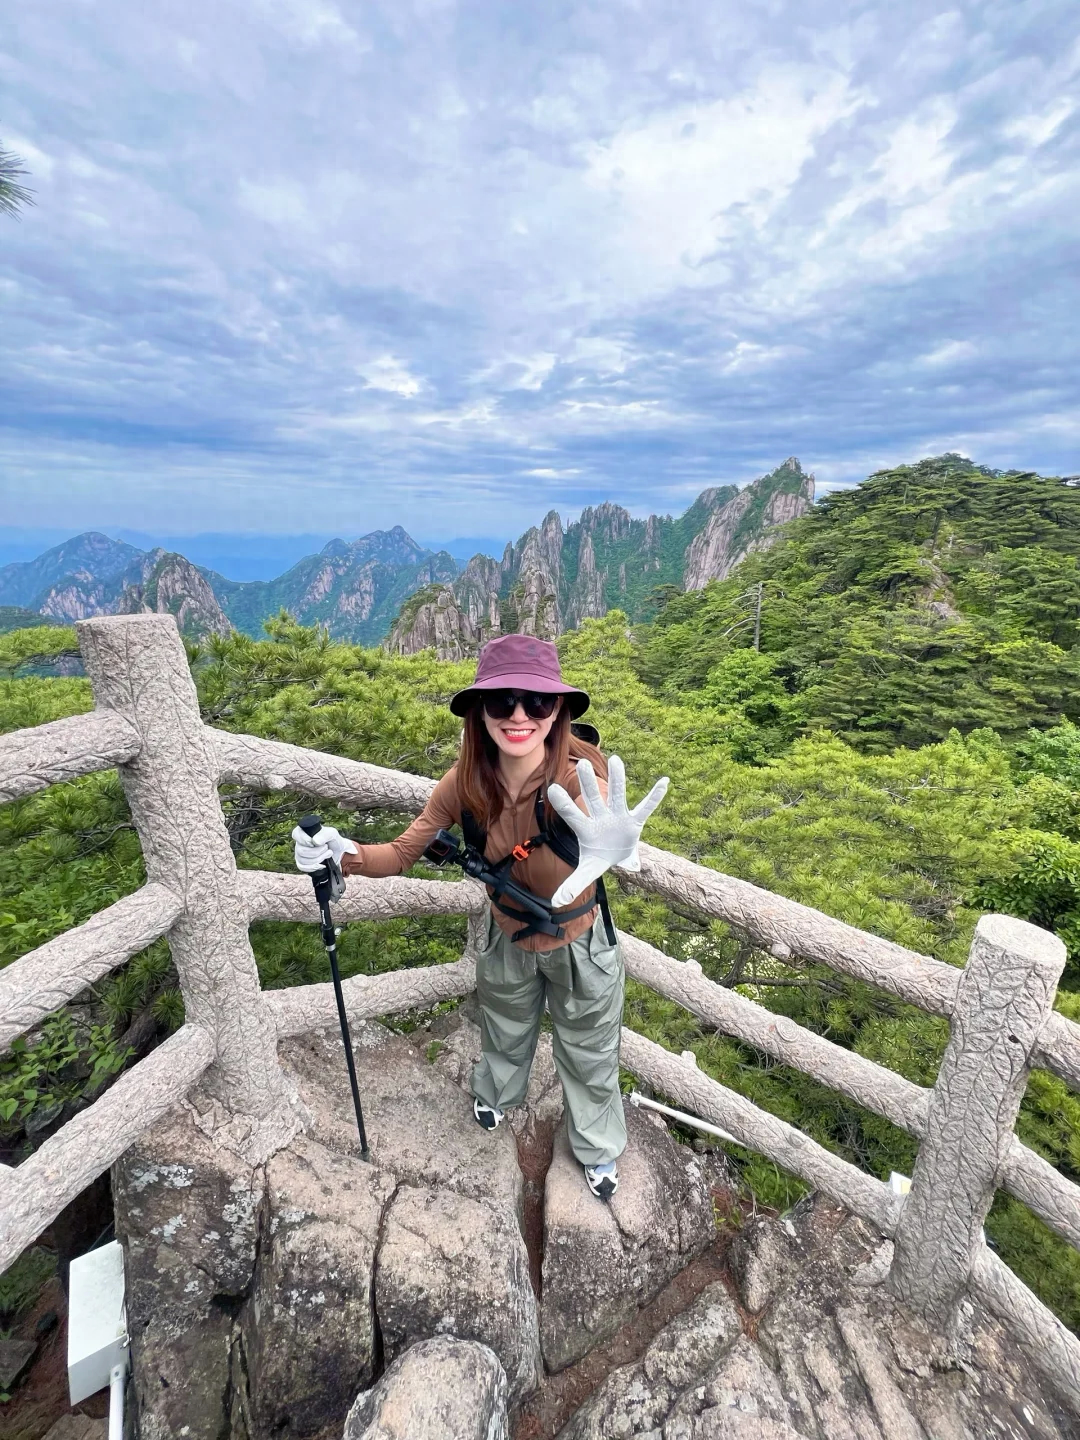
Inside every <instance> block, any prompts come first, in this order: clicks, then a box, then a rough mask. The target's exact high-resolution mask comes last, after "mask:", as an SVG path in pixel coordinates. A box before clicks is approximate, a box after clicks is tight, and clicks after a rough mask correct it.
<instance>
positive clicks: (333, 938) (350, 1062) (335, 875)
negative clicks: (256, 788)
mask: <svg viewBox="0 0 1080 1440" xmlns="http://www.w3.org/2000/svg"><path fill="white" fill-rule="evenodd" d="M300 829H301V830H303V832H304V834H305V835H310V836H312V838H314V837H315V836H316V835H317V834H318V832H319V831H320V830H321V829H322V821H321V820H320V819H319V817H318V815H305V816H304V818H303V819H302V820H301V821H300ZM310 873H311V883H312V884H313V885H314V886H315V899H316V902H317V903H318V906H319V913H320V916H321V919H322V939H323V945H324V946H325V947H326V953H327V956H328V957H329V960H330V975H331V978H332V979H333V982H334V999H335V1000H336V1001H337V1012H338V1020H339V1021H340V1023H341V1041H342V1044H343V1045H344V1046H345V1063H346V1065H347V1066H348V1067H349V1084H350V1085H351V1087H352V1098H353V1109H354V1110H355V1111H356V1128H357V1130H358V1131H359V1133H360V1158H361V1159H362V1160H368V1159H370V1156H369V1154H368V1143H367V1132H366V1130H365V1129H364V1112H363V1110H362V1109H361V1108H360V1087H359V1085H358V1084H357V1083H356V1062H355V1060H354V1059H353V1048H352V1035H351V1033H350V1031H349V1017H348V1015H346V1013H345V996H344V995H343V994H342V990H341V972H340V971H339V969H338V957H337V930H336V929H335V927H334V920H333V917H332V916H331V914H330V902H331V901H332V900H340V899H341V897H342V895H344V893H345V877H344V876H343V875H342V873H341V869H340V867H339V866H338V863H337V861H336V860H334V858H333V857H332V856H328V857H327V859H326V860H325V862H324V863H323V865H322V866H321V867H320V868H319V869H318V870H313V871H311V872H310Z"/></svg>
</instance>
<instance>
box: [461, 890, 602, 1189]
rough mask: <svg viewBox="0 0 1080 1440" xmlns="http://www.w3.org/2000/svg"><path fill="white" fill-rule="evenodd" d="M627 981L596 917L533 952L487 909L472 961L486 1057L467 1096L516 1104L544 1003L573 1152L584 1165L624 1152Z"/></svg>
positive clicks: (484, 1102)
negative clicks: (622, 1059)
mask: <svg viewBox="0 0 1080 1440" xmlns="http://www.w3.org/2000/svg"><path fill="white" fill-rule="evenodd" d="M624 984H625V975H624V972H623V963H622V956H621V955H620V954H619V947H618V945H617V944H616V945H612V944H611V943H610V942H609V941H608V938H607V932H606V931H605V929H604V922H603V920H602V919H601V918H600V916H599V915H597V917H596V920H595V922H594V924H593V927H592V929H591V930H586V931H585V933H584V935H581V936H579V937H578V939H576V940H572V941H571V942H570V944H569V945H561V946H560V947H559V948H558V949H557V950H543V951H534V950H523V949H522V948H521V946H520V945H515V944H514V943H513V942H512V941H511V940H510V939H509V938H508V937H507V936H506V935H504V934H503V932H502V931H501V930H500V929H499V927H498V925H496V923H495V920H494V918H493V917H492V916H491V915H490V913H489V915H488V930H487V939H486V943H485V946H484V949H483V950H482V951H481V952H480V954H478V955H477V957H476V995H477V999H478V1000H479V1002H480V1035H481V1040H482V1046H483V1052H482V1054H481V1057H480V1061H479V1063H478V1064H477V1066H476V1067H475V1069H474V1070H473V1072H472V1093H473V1094H474V1095H475V1096H476V1098H477V1099H478V1100H479V1101H480V1103H481V1104H482V1105H491V1106H494V1107H496V1108H498V1109H499V1110H507V1109H509V1108H510V1107H511V1106H512V1105H520V1104H521V1103H522V1101H523V1100H524V1099H525V1093H526V1091H527V1089H528V1085H529V1071H530V1069H531V1068H532V1061H533V1054H534V1052H535V1050H536V1041H537V1037H538V1036H539V1034H540V1018H541V1016H542V1015H543V1013H544V1003H545V1001H546V1002H547V1008H548V1011H549V1013H550V1015H551V1021H552V1029H553V1034H552V1050H553V1052H554V1058H555V1068H556V1070H557V1071H558V1073H559V1079H560V1080H561V1081H562V1087H563V1094H564V1095H565V1097H566V1114H567V1125H568V1129H569V1136H570V1148H571V1150H572V1151H573V1152H574V1155H575V1156H576V1157H577V1159H578V1160H580V1161H581V1163H582V1164H583V1165H603V1164H605V1163H606V1162H607V1161H609V1160H615V1159H617V1158H618V1157H619V1156H620V1155H621V1154H622V1152H623V1150H624V1149H625V1147H626V1121H625V1119H624V1117H623V1107H622V1096H621V1095H620V1093H619V1032H620V1029H621V1027H622V1013H623V988H624Z"/></svg>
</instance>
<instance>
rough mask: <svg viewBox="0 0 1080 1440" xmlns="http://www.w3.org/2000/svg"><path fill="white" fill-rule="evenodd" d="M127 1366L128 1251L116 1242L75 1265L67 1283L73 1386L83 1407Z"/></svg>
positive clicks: (75, 1402) (70, 1379)
mask: <svg viewBox="0 0 1080 1440" xmlns="http://www.w3.org/2000/svg"><path fill="white" fill-rule="evenodd" d="M114 1365H123V1366H125V1367H126V1366H127V1315H126V1313H125V1310H124V1247H123V1246H122V1245H121V1244H120V1243H119V1241H117V1240H114V1241H112V1243H111V1244H109V1245H100V1246H99V1247H98V1248H97V1249H96V1250H91V1251H89V1252H88V1253H87V1254H86V1255H80V1256H79V1257H78V1258H77V1259H75V1260H72V1262H71V1274H70V1279H69V1281H68V1386H69V1388H70V1390H71V1403H72V1405H78V1403H79V1401H80V1400H85V1399H86V1398H87V1396H88V1395H95V1394H96V1393H97V1392H98V1391H99V1390H101V1389H103V1388H104V1387H105V1386H106V1385H108V1383H109V1375H110V1373H111V1371H112V1368H113V1366H114Z"/></svg>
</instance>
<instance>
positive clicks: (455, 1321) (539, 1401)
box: [113, 1010, 1080, 1440]
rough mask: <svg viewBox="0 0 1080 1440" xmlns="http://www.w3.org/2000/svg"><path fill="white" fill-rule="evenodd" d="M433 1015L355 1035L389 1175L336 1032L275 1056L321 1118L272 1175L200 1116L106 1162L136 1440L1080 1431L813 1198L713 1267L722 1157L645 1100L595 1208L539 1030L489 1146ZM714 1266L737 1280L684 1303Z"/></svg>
mask: <svg viewBox="0 0 1080 1440" xmlns="http://www.w3.org/2000/svg"><path fill="white" fill-rule="evenodd" d="M436 1028H438V1029H439V1031H440V1033H435V1030H434V1028H433V1029H432V1030H422V1031H416V1032H414V1033H413V1034H412V1035H410V1036H404V1035H398V1034H393V1033H391V1032H390V1031H389V1030H387V1029H385V1028H384V1027H382V1026H380V1025H376V1024H365V1025H363V1026H360V1027H358V1030H357V1034H356V1036H355V1040H356V1047H355V1048H356V1058H357V1069H358V1074H359V1081H360V1089H361V1094H362V1096H363V1099H364V1106H365V1116H366V1119H367V1122H368V1133H369V1140H370V1144H371V1157H372V1158H371V1163H365V1162H364V1161H362V1160H361V1159H360V1157H359V1154H358V1143H357V1139H356V1133H355V1128H354V1123H353V1119H352V1108H351V1101H350V1096H349V1091H348V1082H347V1078H346V1071H345V1066H344V1063H343V1058H342V1054H341V1042H340V1038H339V1037H338V1036H337V1035H336V1034H335V1033H333V1032H325V1033H318V1034H312V1035H308V1036H305V1037H302V1038H301V1039H298V1040H292V1041H288V1042H286V1043H284V1044H283V1045H282V1046H281V1055H282V1060H283V1062H284V1063H285V1064H286V1066H287V1067H288V1068H289V1070H290V1072H291V1074H292V1076H293V1077H294V1080H295V1083H296V1085H297V1088H298V1090H299V1091H300V1094H301V1097H302V1099H303V1100H304V1102H305V1104H306V1105H307V1108H308V1110H309V1112H310V1114H311V1117H312V1121H311V1125H310V1127H309V1130H308V1133H307V1134H306V1135H304V1136H302V1137H300V1138H298V1139H297V1140H296V1141H295V1142H294V1143H293V1144H292V1145H290V1146H289V1147H288V1149H286V1150H284V1151H282V1152H280V1153H279V1154H278V1155H276V1156H275V1157H274V1158H273V1160H271V1161H270V1162H269V1164H268V1165H266V1166H263V1167H259V1168H257V1169H255V1170H252V1169H251V1168H250V1167H246V1166H244V1165H242V1164H240V1163H239V1162H238V1161H237V1160H236V1159H235V1157H234V1156H233V1155H232V1153H231V1152H230V1151H228V1150H222V1149H220V1148H215V1147H214V1146H213V1145H212V1144H211V1142H210V1141H209V1140H208V1139H207V1138H206V1136H205V1134H204V1131H203V1128H202V1127H201V1126H200V1124H199V1123H198V1119H199V1117H198V1114H197V1105H198V1101H197V1100H196V1101H195V1102H194V1103H190V1102H189V1103H185V1104H184V1105H182V1106H178V1107H177V1108H176V1109H175V1110H174V1111H172V1112H171V1114H170V1115H169V1116H168V1117H167V1118H166V1120H165V1121H164V1122H163V1123H162V1124H160V1125H159V1126H157V1127H156V1128H155V1129H154V1130H153V1131H152V1132H151V1133H150V1134H148V1135H147V1136H146V1137H145V1139H144V1140H143V1141H142V1142H141V1143H140V1144H139V1145H138V1146H137V1147H135V1148H133V1149H132V1150H131V1151H130V1152H129V1153H128V1154H127V1155H126V1156H125V1157H124V1159H123V1161H121V1162H120V1164H119V1165H118V1166H117V1167H116V1170H115V1172H114V1177H113V1181H114V1194H115V1203H116V1220H117V1233H118V1235H119V1237H120V1238H121V1239H122V1240H123V1241H124V1243H125V1246H126V1249H127V1273H128V1316H129V1328H130V1330H131V1336H132V1359H133V1375H134V1378H133V1389H134V1399H135V1409H136V1412H137V1417H138V1427H139V1430H138V1433H139V1435H140V1437H141V1440H166V1437H170V1440H171V1437H174V1436H181V1435H183V1436H184V1437H186V1440H270V1437H274V1440H291V1437H301V1436H304V1437H308V1436H310V1437H317V1440H330V1437H333V1440H338V1437H341V1436H342V1434H343V1433H344V1434H345V1435H346V1436H347V1437H348V1440H405V1437H408V1440H458V1437H460V1440H473V1437H476V1440H506V1437H513V1440H540V1437H542V1436H554V1435H556V1434H558V1435H559V1436H561V1437H562V1440H625V1437H631V1436H640V1437H642V1440H757V1437H761V1440H766V1437H769V1440H800V1437H801V1440H987V1437H990V1436H994V1437H999V1440H1080V1424H1078V1423H1077V1421H1076V1419H1075V1418H1071V1417H1069V1416H1067V1415H1066V1414H1064V1413H1063V1412H1062V1411H1060V1410H1059V1409H1058V1408H1057V1407H1056V1405H1055V1402H1054V1401H1053V1400H1052V1399H1051V1398H1049V1397H1047V1396H1046V1395H1045V1394H1044V1393H1043V1387H1042V1385H1041V1384H1040V1382H1039V1380H1038V1378H1037V1377H1036V1376H1035V1375H1034V1373H1033V1372H1032V1371H1031V1370H1030V1368H1029V1367H1028V1366H1027V1365H1026V1364H1025V1363H1024V1362H1023V1361H1022V1360H1021V1359H1020V1357H1019V1354H1018V1352H1017V1350H1016V1348H1015V1347H1014V1346H1013V1345H1012V1344H1011V1343H1010V1341H1009V1339H1008V1337H1007V1335H1006V1334H1005V1333H1004V1331H1003V1330H1002V1329H1001V1327H1000V1326H999V1325H997V1324H996V1322H994V1321H992V1320H990V1319H989V1318H988V1317H987V1316H985V1315H983V1314H982V1313H980V1312H978V1311H977V1310H975V1309H973V1308H969V1309H968V1310H967V1311H966V1312H965V1315H964V1327H963V1334H964V1341H963V1345H962V1348H961V1352H960V1353H959V1354H955V1353H954V1354H946V1353H944V1351H943V1350H942V1347H941V1345H940V1343H939V1342H938V1341H937V1339H936V1338H935V1337H934V1336H933V1335H931V1334H930V1333H929V1332H927V1331H926V1329H925V1328H924V1327H923V1326H922V1325H921V1324H920V1323H919V1322H918V1321H917V1320H916V1319H914V1318H913V1317H912V1316H911V1315H909V1314H908V1313H907V1312H906V1311H905V1310H904V1309H903V1307H902V1306H901V1305H899V1303H898V1302H897V1301H895V1300H894V1299H893V1298H892V1296H891V1295H890V1294H889V1292H888V1291H887V1290H886V1289H885V1287H884V1279H885V1276H886V1274H887V1271H888V1263H889V1246H888V1243H887V1242H885V1241H883V1240H882V1239H881V1237H880V1236H877V1235H875V1234H874V1233H873V1232H872V1231H871V1230H870V1229H869V1228H868V1227H867V1226H866V1225H864V1224H863V1223H862V1222H861V1221H858V1220H855V1219H853V1218H852V1217H850V1216H848V1215H847V1214H845V1213H844V1212H843V1211H840V1210H837V1209H835V1208H834V1207H832V1206H830V1205H827V1204H824V1203H823V1202H821V1201H814V1200H810V1201H809V1202H804V1203H803V1204H801V1205H800V1206H798V1207H796V1209H795V1210H794V1211H793V1212H791V1214H790V1215H789V1216H787V1217H785V1218H782V1219H772V1218H763V1217H758V1218H756V1219H753V1220H751V1221H749V1222H748V1223H747V1224H745V1225H744V1226H743V1227H742V1228H741V1230H739V1231H738V1233H737V1235H736V1236H735V1239H734V1241H733V1242H732V1243H731V1244H730V1246H729V1248H728V1249H727V1250H726V1251H723V1248H722V1245H718V1244H717V1242H716V1233H717V1232H716V1227H715V1221H714V1204H713V1202H714V1199H715V1198H716V1197H717V1196H718V1195H720V1194H722V1193H723V1192H724V1190H725V1189H727V1190H728V1191H729V1193H730V1187H731V1185H732V1184H733V1183H734V1182H733V1180H732V1174H731V1172H730V1170H729V1169H728V1168H727V1166H726V1162H725V1161H724V1159H723V1157H722V1156H704V1155H699V1154H697V1153H696V1152H695V1151H694V1150H693V1149H690V1148H689V1147H686V1146H684V1145H679V1144H676V1143H675V1141H674V1139H673V1138H672V1137H671V1136H670V1135H669V1134H668V1132H667V1130H666V1128H665V1127H664V1125H663V1123H662V1122H660V1121H659V1120H658V1117H655V1116H653V1117H648V1116H647V1115H646V1114H645V1113H644V1112H641V1111H639V1110H637V1109H633V1108H628V1111H627V1126H628V1134H629V1143H628V1147H627V1151H626V1154H625V1156H624V1159H623V1161H622V1162H621V1164H620V1175H621V1185H620V1189H619V1191H618V1194H617V1195H616V1197H615V1200H614V1201H613V1203H612V1204H611V1205H610V1206H604V1205H602V1204H601V1203H600V1202H599V1201H597V1200H595V1199H594V1198H593V1197H592V1196H591V1195H590V1194H589V1193H588V1191H587V1189H586V1186H585V1183H584V1178H583V1176H582V1175H581V1171H580V1169H579V1168H578V1167H577V1166H576V1165H575V1164H574V1162H573V1159H572V1157H571V1155H570V1152H569V1148H568V1146H567V1144H566V1137H565V1127H564V1125H563V1124H562V1118H561V1095H560V1088H559V1085H558V1082H557V1079H556V1077H555V1074H554V1069H553V1065H552V1061H551V1047H550V1043H549V1042H548V1041H547V1038H546V1037H542V1040H541V1045H540V1048H539V1050H538V1054H537V1060H536V1064H535V1065H534V1070H533V1077H532V1083H531V1086H530V1093H529V1097H528V1100H527V1103H526V1105H524V1106H523V1107H521V1109H520V1110H518V1111H516V1112H513V1113H512V1114H511V1116H510V1117H509V1123H508V1124H506V1125H503V1126H501V1127H500V1128H499V1129H498V1130H497V1131H495V1132H494V1133H488V1132H486V1131H483V1130H482V1129H480V1127H479V1126H477V1125H476V1124H475V1122H474V1120H473V1118H472V1115H471V1110H470V1106H469V1103H468V1098H467V1093H466V1084H467V1078H468V1073H469V1070H470V1068H471V1065H472V1061H473V1059H474V1057H475V1055H476V1053H477V1050H478V1044H479V1032H478V1031H477V1029H476V1027H475V1025H473V1024H471V1022H470V1021H469V1020H468V1019H466V1018H465V1016H464V1014H463V1012H462V1011H460V1010H459V1011H458V1012H456V1013H455V1015H454V1016H452V1017H450V1019H449V1020H446V1019H444V1020H442V1021H440V1022H438V1026H437V1027H436ZM707 1247H708V1254H707V1255H704V1254H703V1252H705V1251H706V1249H707ZM698 1256H701V1257H702V1258H701V1259H700V1260H697V1259H695V1257H698ZM709 1256H711V1257H713V1269H712V1275H714V1276H715V1275H719V1277H720V1278H719V1279H712V1281H711V1283H707V1284H706V1285H705V1288H704V1289H701V1288H700V1284H699V1285H698V1286H697V1289H696V1290H694V1289H691V1290H688V1291H687V1294H688V1295H689V1294H693V1295H695V1296H696V1298H693V1299H692V1301H691V1303H689V1305H687V1301H686V1299H683V1300H681V1302H680V1304H681V1306H682V1308H681V1309H679V1310H677V1311H676V1307H672V1306H671V1305H667V1306H666V1308H665V1297H669V1296H670V1295H671V1294H672V1293H673V1292H676V1291H678V1290H679V1287H680V1286H682V1285H683V1284H684V1282H685V1280H686V1278H687V1277H688V1276H690V1275H691V1274H692V1273H693V1269H692V1268H691V1269H687V1267H688V1266H692V1265H697V1266H699V1267H700V1266H704V1265H705V1262H706V1260H707V1259H708V1258H709ZM717 1256H720V1257H721V1258H720V1259H719V1260H717V1258H716V1257H717ZM710 1278H711V1277H710ZM669 1282H671V1283H670V1284H669ZM702 1283H704V1282H702ZM664 1287H668V1288H667V1289H665V1288H664ZM661 1292H662V1293H661ZM698 1292H700V1293H698ZM658 1293H659V1295H660V1298H659V1299H656V1298H655V1297H657V1296H658ZM654 1310H655V1311H656V1312H657V1313H658V1314H662V1315H663V1318H664V1319H668V1317H669V1316H671V1315H672V1314H674V1318H673V1319H668V1323H666V1324H662V1328H659V1329H658V1328H657V1325H658V1324H660V1323H661V1322H659V1321H658V1322H657V1323H656V1324H654V1325H653V1326H652V1328H651V1329H650V1328H649V1325H648V1323H647V1322H648V1317H649V1316H650V1315H651V1314H652V1313H653V1311H654ZM621 1327H625V1334H626V1335H629V1334H630V1333H633V1334H634V1335H635V1336H636V1339H635V1340H634V1342H633V1344H631V1343H629V1342H627V1343H625V1344H624V1343H623V1340H624V1330H623V1329H622V1328H621ZM605 1354H611V1355H613V1356H615V1357H617V1358H616V1360H615V1361H614V1362H611V1363H614V1364H615V1365H616V1368H613V1369H612V1368H610V1363H605V1365H603V1366H601V1367H599V1368H598V1367H597V1363H596V1362H597V1359H598V1357H600V1356H603V1355H605ZM627 1360H628V1361H629V1363H621V1362H623V1361H627ZM556 1392H558V1395H559V1396H562V1397H571V1398H570V1403H569V1404H567V1403H565V1399H560V1400H558V1403H556V1402H555V1400H554V1399H552V1403H549V1404H545V1403H543V1402H544V1401H545V1397H554V1396H555V1394H556ZM540 1417H542V1418H540Z"/></svg>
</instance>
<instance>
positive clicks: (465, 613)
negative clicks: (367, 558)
mask: <svg viewBox="0 0 1080 1440" xmlns="http://www.w3.org/2000/svg"><path fill="white" fill-rule="evenodd" d="M813 501H814V477H813V475H809V474H807V473H805V472H804V470H803V469H802V466H801V465H800V464H799V462H798V460H796V459H795V458H794V457H792V458H791V459H789V460H785V461H784V463H783V465H781V466H780V467H779V468H778V469H776V470H773V471H772V472H771V473H770V474H768V475H763V476H762V477H761V478H760V479H759V480H755V481H754V482H753V484H751V485H747V486H745V488H744V489H742V490H739V489H738V488H737V487H736V486H734V485H725V486H721V487H717V488H715V489H711V490H705V491H704V492H703V493H702V494H701V495H699V496H698V498H697V499H696V500H695V501H694V503H693V505H692V506H691V507H690V509H689V510H687V511H686V513H685V514H684V515H680V516H678V517H677V518H674V519H673V518H672V517H671V516H670V515H650V516H649V518H648V519H647V520H635V519H634V518H633V517H632V516H631V515H630V514H629V512H628V511H626V510H624V509H623V508H622V506H621V505H613V504H611V503H610V502H608V503H606V504H603V505H598V506H596V507H595V508H593V507H591V506H590V508H589V509H587V510H585V511H583V512H582V514H581V517H580V519H578V520H575V521H572V522H571V524H570V525H568V526H567V528H566V530H563V528H562V521H561V519H560V517H559V516H558V514H556V512H555V511H554V510H551V511H549V512H548V514H547V515H546V516H545V518H544V521H543V524H542V525H540V526H538V527H537V526H534V527H533V528H532V529H530V530H527V531H526V532H525V534H524V535H523V536H522V537H521V539H520V540H519V541H518V542H517V544H516V545H507V547H506V549H505V551H504V552H503V557H502V560H501V561H499V560H492V559H491V558H489V557H488V556H486V555H477V556H475V557H474V558H473V559H472V560H470V561H469V563H468V565H467V566H466V567H465V570H464V572H463V573H462V574H461V575H459V576H458V577H457V579H455V580H452V581H450V582H443V583H441V584H436V585H431V586H429V587H428V588H427V589H424V590H419V591H417V593H416V594H414V595H413V596H412V597H411V599H409V600H406V602H405V604H404V605H403V606H402V609H401V613H400V615H399V616H398V619H397V621H396V622H395V624H394V627H393V629H392V630H391V632H390V636H389V638H388V640H387V646H388V648H389V649H391V650H394V651H396V652H397V653H399V654H411V653H413V652H414V651H417V650H424V649H429V648H430V649H434V650H435V651H436V652H437V654H438V655H439V657H440V658H441V659H462V658H464V657H465V656H468V655H475V654H476V652H477V651H478V649H479V647H480V646H481V645H482V644H483V643H484V642H485V641H486V640H489V639H490V638H491V637H492V636H493V635H499V634H506V633H510V632H512V631H520V632H522V633H524V634H527V635H539V636H542V637H544V638H546V639H550V638H553V637H554V636H556V635H559V634H561V633H562V631H564V630H571V629H573V628H574V627H575V626H576V625H578V624H579V623H580V622H581V621H582V620H584V619H587V618H589V617H595V616H599V615H605V614H606V613H607V612H608V610H612V609H615V608H618V609H620V610H625V611H626V612H627V614H628V615H629V616H630V618H631V619H632V620H639V619H641V618H642V617H643V616H644V615H645V614H646V613H647V612H648V611H649V610H650V608H652V606H653V598H652V597H653V596H654V594H655V592H656V591H657V590H658V589H659V588H661V587H663V586H674V587H676V588H677V589H680V590H700V589H702V588H703V587H704V586H705V585H707V584H708V582H709V581H710V580H722V579H723V578H724V576H725V575H727V574H728V573H729V572H730V571H731V570H732V569H734V567H735V566H736V565H737V564H738V563H739V561H740V560H742V559H744V558H745V557H746V556H747V555H749V554H750V552H751V551H753V550H760V549H762V548H764V547H765V546H767V545H770V544H772V542H773V540H774V539H775V536H776V529H777V526H779V525H783V524H784V523H786V522H787V521H788V520H794V519H795V517H796V516H798V515H802V514H804V513H805V511H807V510H808V509H809V508H810V506H811V505H812V504H813Z"/></svg>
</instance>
